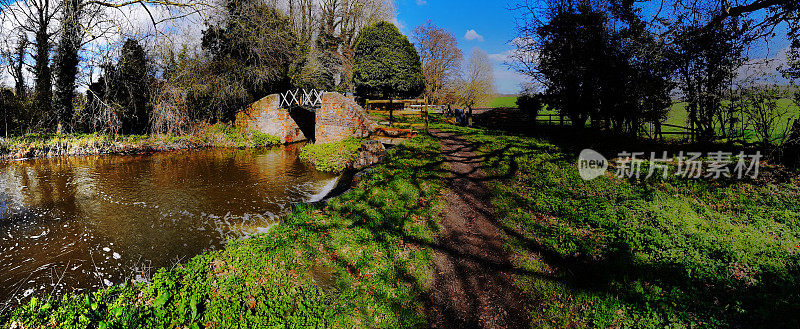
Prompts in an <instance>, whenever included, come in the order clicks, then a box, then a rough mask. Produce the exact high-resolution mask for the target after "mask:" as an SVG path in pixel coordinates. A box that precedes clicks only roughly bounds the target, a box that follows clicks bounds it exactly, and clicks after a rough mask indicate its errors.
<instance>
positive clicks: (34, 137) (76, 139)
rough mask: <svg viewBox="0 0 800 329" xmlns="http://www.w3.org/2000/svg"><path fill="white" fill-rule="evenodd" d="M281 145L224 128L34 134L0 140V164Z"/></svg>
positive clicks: (267, 137)
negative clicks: (180, 132) (172, 132)
mask: <svg viewBox="0 0 800 329" xmlns="http://www.w3.org/2000/svg"><path fill="white" fill-rule="evenodd" d="M278 145H282V143H281V142H280V140H279V139H278V138H277V137H275V136H272V135H268V134H264V133H261V132H258V131H254V130H243V129H240V128H237V127H234V126H230V125H225V124H217V125H212V126H207V127H203V128H198V129H197V131H195V132H194V133H192V134H186V135H163V134H151V135H111V134H99V133H93V134H64V135H56V134H31V135H26V136H18V137H12V138H8V139H3V140H0V161H20V160H29V159H42V158H56V157H72V156H95V155H141V154H151V153H159V152H171V151H180V150H200V149H208V148H239V149H244V148H259V147H272V146H278Z"/></svg>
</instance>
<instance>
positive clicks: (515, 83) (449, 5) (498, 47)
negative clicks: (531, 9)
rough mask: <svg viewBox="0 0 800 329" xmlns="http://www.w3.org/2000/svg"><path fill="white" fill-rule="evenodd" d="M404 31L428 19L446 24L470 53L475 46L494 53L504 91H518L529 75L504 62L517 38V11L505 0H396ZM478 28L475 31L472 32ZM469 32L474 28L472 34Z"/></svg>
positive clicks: (497, 77)
mask: <svg viewBox="0 0 800 329" xmlns="http://www.w3.org/2000/svg"><path fill="white" fill-rule="evenodd" d="M395 1H396V2H395V6H396V10H397V21H398V23H399V25H400V26H399V27H400V31H402V32H403V33H404V34H406V35H408V36H410V35H411V32H412V31H413V30H414V28H415V27H417V26H419V25H422V24H425V22H427V21H428V19H430V20H432V21H433V23H434V24H436V25H438V26H441V27H444V28H446V29H448V30H450V32H453V34H454V35H455V36H456V38H457V39H458V45H459V47H460V48H461V49H462V50H463V51H464V54H465V56H468V55H469V54H470V53H471V52H472V49H473V48H475V47H478V48H481V49H483V50H485V51H486V52H487V53H489V54H490V57H491V58H492V61H493V62H494V66H495V79H496V80H497V89H498V91H499V92H500V93H504V94H515V93H518V92H519V91H520V84H521V83H523V82H524V81H527V79H526V78H525V77H524V76H522V75H520V74H518V73H516V72H513V71H511V70H509V69H508V68H507V67H506V66H505V65H504V64H503V63H504V57H505V54H507V53H508V51H510V50H512V49H513V47H511V46H510V45H509V44H508V42H509V41H511V39H513V38H514V32H515V24H514V15H513V13H512V12H511V11H509V10H508V4H509V3H508V2H507V1H504V0H499V1H497V0H484V1H477V0H461V1H453V0H395ZM470 31H474V32H470ZM468 32H470V33H469V34H468Z"/></svg>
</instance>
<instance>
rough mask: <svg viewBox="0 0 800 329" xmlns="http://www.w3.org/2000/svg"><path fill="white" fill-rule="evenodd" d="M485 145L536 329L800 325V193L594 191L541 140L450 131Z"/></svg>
mask: <svg viewBox="0 0 800 329" xmlns="http://www.w3.org/2000/svg"><path fill="white" fill-rule="evenodd" d="M442 128H445V129H449V130H453V131H458V132H460V133H462V134H464V135H465V136H466V137H467V138H469V139H470V140H472V141H474V142H476V143H478V145H480V148H479V151H480V153H481V154H483V155H485V156H486V161H487V166H488V167H489V168H490V169H489V174H490V175H492V176H496V177H507V178H506V179H504V180H502V181H499V182H496V183H494V185H493V193H492V195H493V198H492V202H493V204H494V205H495V206H496V208H497V212H498V214H499V221H500V223H501V225H502V226H503V228H504V230H505V231H506V232H513V233H512V234H511V235H510V236H511V237H512V239H511V241H510V242H509V244H508V246H507V247H508V248H509V250H511V251H513V252H514V253H515V254H516V255H517V256H516V258H515V261H516V265H517V266H518V267H520V268H521V269H522V270H523V271H527V273H528V274H526V275H521V276H520V277H519V280H518V284H519V286H520V287H521V288H522V289H523V290H524V291H526V292H527V293H528V294H529V296H530V297H531V298H532V299H533V300H534V301H536V305H537V306H536V307H535V308H534V309H533V310H532V313H531V316H532V318H533V319H534V322H533V324H532V327H556V328H561V327H634V328H667V327H669V328H741V327H744V328H749V327H794V328H796V327H798V326H799V325H800V317H799V316H798V314H800V295H798V294H797V291H798V286H799V285H800V265H799V264H800V244H798V241H800V203H798V202H797V200H800V182H799V181H798V179H797V178H794V179H791V180H788V181H783V182H781V181H778V182H775V181H770V180H758V181H704V180H683V179H677V178H670V179H667V180H653V181H646V182H636V181H628V180H623V179H618V178H614V177H611V176H606V177H602V178H600V179H597V180H594V181H590V182H587V181H584V180H582V179H581V178H580V177H579V175H578V171H577V168H576V162H577V161H576V158H577V156H576V155H575V154H568V153H562V151H561V150H560V149H559V147H557V146H555V145H554V144H552V143H550V142H548V141H546V140H541V139H535V138H525V137H515V136H505V135H502V134H499V133H490V132H487V131H484V130H478V129H469V128H457V127H452V126H442Z"/></svg>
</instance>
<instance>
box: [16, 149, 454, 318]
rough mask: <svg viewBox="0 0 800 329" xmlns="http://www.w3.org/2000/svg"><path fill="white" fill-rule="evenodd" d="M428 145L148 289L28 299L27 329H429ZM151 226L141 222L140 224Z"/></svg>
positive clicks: (439, 179)
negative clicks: (425, 297)
mask: <svg viewBox="0 0 800 329" xmlns="http://www.w3.org/2000/svg"><path fill="white" fill-rule="evenodd" d="M441 158H442V155H441V153H440V148H439V144H438V142H437V141H436V140H434V139H432V138H430V137H420V138H417V139H414V140H409V141H407V142H406V143H405V144H403V145H401V146H398V147H396V148H394V149H393V150H392V151H391V152H390V154H389V161H385V162H384V163H382V164H380V165H377V166H376V167H375V169H374V170H372V171H370V172H369V173H368V174H367V175H366V177H365V179H364V180H363V181H362V183H361V185H360V186H359V187H358V188H356V189H354V190H351V191H350V192H349V193H347V194H345V195H343V196H340V197H338V198H336V199H333V200H330V201H328V202H327V203H326V204H324V205H323V206H320V207H318V208H299V209H295V210H293V211H292V212H291V213H290V214H289V215H288V216H287V217H286V218H285V219H284V220H283V222H282V223H281V224H279V225H277V226H275V227H274V228H273V229H272V230H271V231H270V232H269V233H267V234H263V235H256V236H252V237H249V238H245V239H241V240H237V241H231V242H230V243H229V244H228V245H227V246H226V247H225V249H224V250H221V251H216V252H210V253H206V254H202V255H199V256H197V257H195V258H193V259H192V260H191V261H189V262H188V263H186V264H183V265H181V266H178V267H176V268H175V269H173V270H164V269H162V270H159V271H158V272H157V273H156V274H155V275H153V277H152V279H151V281H150V282H149V283H146V284H136V285H134V284H126V285H120V286H115V287H112V288H109V289H105V290H101V291H99V292H96V293H92V294H86V295H70V296H64V297H62V298H59V299H50V300H47V299H43V298H39V299H31V300H30V302H29V303H27V304H24V305H22V306H20V307H18V308H16V309H15V310H13V311H11V312H7V313H5V314H2V315H0V323H1V324H2V325H1V327H5V328H8V327H19V326H20V325H21V326H22V327H24V328H45V327H47V328H49V327H59V328H273V327H276V328H277V327H279V328H287V327H289V328H295V327H317V328H398V327H419V326H423V325H424V323H425V319H424V313H423V312H421V311H420V309H421V307H422V304H421V301H420V298H419V297H420V295H421V294H422V293H423V292H424V291H426V290H427V289H428V284H429V280H430V277H431V275H432V273H431V267H430V265H429V264H430V258H431V252H430V250H429V249H428V248H426V247H420V246H425V245H429V244H431V243H433V242H434V236H435V235H436V232H437V230H438V225H437V222H438V221H437V217H438V214H439V213H440V212H441V207H440V204H441V203H440V201H439V196H440V193H439V192H440V190H441V188H442V185H443V176H444V175H445V171H444V170H443V169H442V168H441V166H442V162H441V161H440V160H441ZM143 220H146V219H143Z"/></svg>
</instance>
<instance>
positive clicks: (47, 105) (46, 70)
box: [34, 26, 53, 113]
mask: <svg viewBox="0 0 800 329" xmlns="http://www.w3.org/2000/svg"><path fill="white" fill-rule="evenodd" d="M34 57H36V67H35V69H34V72H35V75H36V87H35V89H36V107H37V109H38V110H39V111H42V112H44V113H49V112H50V110H51V109H52V105H53V100H52V97H53V80H52V76H51V74H50V73H51V72H50V40H49V36H48V34H47V26H41V27H39V31H38V32H37V33H36V55H35V56H34Z"/></svg>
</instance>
